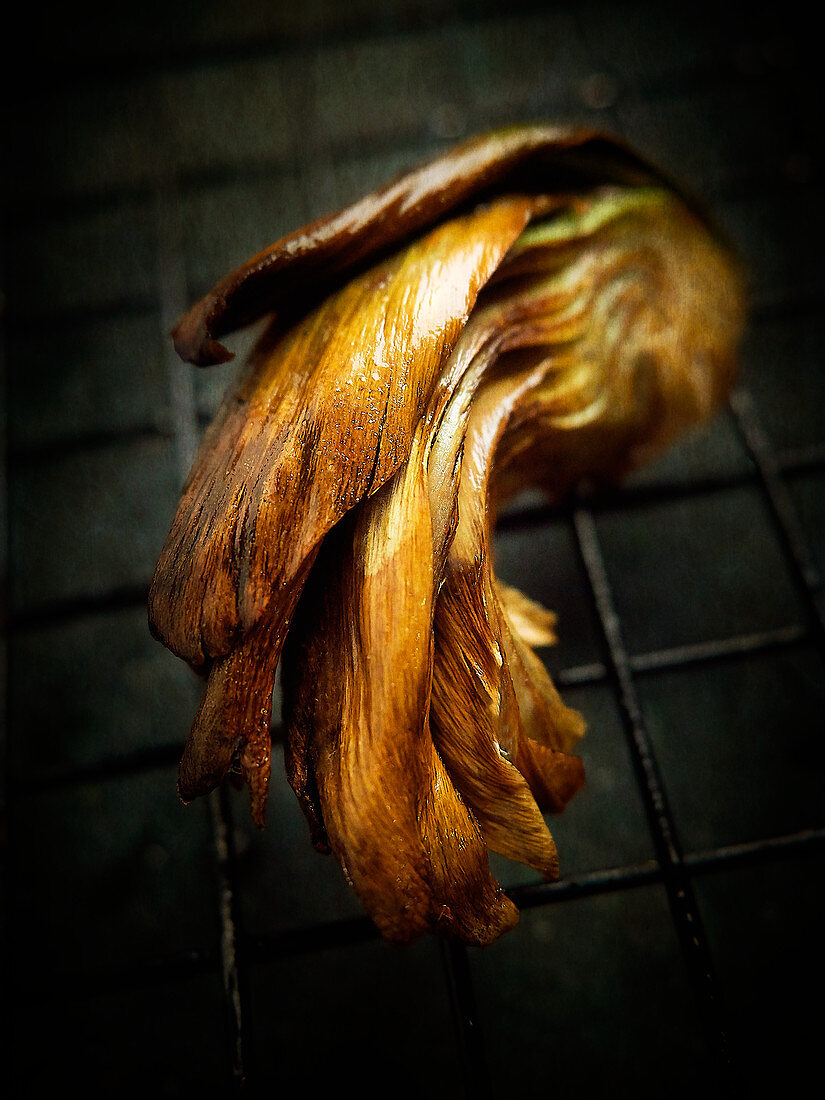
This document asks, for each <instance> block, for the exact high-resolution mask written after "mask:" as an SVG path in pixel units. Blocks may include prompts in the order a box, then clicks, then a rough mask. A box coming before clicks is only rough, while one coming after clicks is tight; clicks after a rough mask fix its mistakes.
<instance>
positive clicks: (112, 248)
mask: <svg viewBox="0 0 825 1100" xmlns="http://www.w3.org/2000/svg"><path fill="white" fill-rule="evenodd" d="M7 247H8V263H9V265H10V267H11V268H12V269H13V270H14V280H13V281H12V282H11V283H10V286H9V292H8V298H9V301H8V305H9V310H10V313H11V316H12V318H22V319H24V320H26V319H29V318H31V319H32V322H33V321H34V320H37V321H38V322H42V319H43V318H44V317H50V316H53V315H54V314H58V315H60V314H64V313H66V312H67V311H70V310H89V309H95V308H96V309H107V308H111V307H116V306H120V305H121V304H122V303H124V302H132V301H137V302H140V303H146V302H148V303H150V304H151V303H153V302H154V301H155V300H156V295H157V290H156V280H157V275H158V272H157V260H156V248H155V222H154V212H153V208H152V205H151V203H150V202H148V201H146V200H144V199H134V200H124V201H123V202H122V203H118V204H114V203H111V204H106V205H101V206H99V207H94V208H92V209H88V208H83V209H80V210H77V211H75V212H72V213H67V212H63V213H59V212H56V213H54V214H53V215H51V216H47V217H45V218H43V219H42V220H29V219H28V218H23V219H21V221H19V222H16V223H15V224H14V226H13V227H11V228H10V231H9V233H8V238H7Z"/></svg>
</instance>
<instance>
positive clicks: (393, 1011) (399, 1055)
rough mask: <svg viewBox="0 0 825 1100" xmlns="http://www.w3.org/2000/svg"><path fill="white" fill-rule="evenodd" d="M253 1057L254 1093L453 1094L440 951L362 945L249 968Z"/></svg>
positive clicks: (456, 1089) (453, 1063)
mask: <svg viewBox="0 0 825 1100" xmlns="http://www.w3.org/2000/svg"><path fill="white" fill-rule="evenodd" d="M251 984H252V989H251V996H250V1004H251V1011H252V1013H253V1017H254V1027H255V1031H254V1038H255V1057H256V1062H257V1067H258V1073H259V1078H260V1081H261V1085H262V1087H265V1088H272V1089H275V1088H278V1089H280V1088H283V1089H286V1090H287V1091H288V1092H289V1093H290V1094H291V1095H299V1094H300V1095H307V1096H325V1095H330V1094H339V1093H346V1092H347V1091H357V1092H358V1094H359V1095H360V1096H367V1097H370V1098H373V1097H374V1098H375V1100H379V1098H380V1097H385V1096H388V1095H392V1096H410V1097H412V1096H422V1095H423V1096H439V1097H441V1096H443V1097H448V1096H455V1095H460V1093H461V1076H460V1066H459V1062H458V1058H457V1052H456V1048H455V1043H454V1041H453V1033H452V1021H451V1020H450V1010H449V1001H448V998H447V995H446V989H445V987H444V982H443V977H442V974H441V964H440V961H439V952H438V946H437V944H436V943H434V942H433V941H431V940H428V941H423V942H420V943H418V944H416V945H414V946H413V947H411V948H409V949H408V950H403V951H399V950H397V949H393V948H390V947H388V946H387V945H386V944H384V943H380V942H377V941H375V942H370V943H365V944H359V945H357V946H353V947H349V948H347V949H343V950H337V951H333V950H327V951H320V952H317V953H314V954H311V955H309V956H299V957H297V958H292V959H289V958H287V959H282V960H278V961H276V962H272V963H265V964H262V965H260V966H258V967H256V968H255V970H254V972H253V974H252V977H251Z"/></svg>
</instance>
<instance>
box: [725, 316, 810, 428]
mask: <svg viewBox="0 0 825 1100" xmlns="http://www.w3.org/2000/svg"><path fill="white" fill-rule="evenodd" d="M823 357H825V328H824V327H823V320H822V316H821V313H820V312H819V311H812V312H811V313H810V314H804V315H803V316H801V317H794V318H792V319H790V318H787V317H786V318H784V319H783V318H781V317H780V318H778V319H775V320H770V319H765V320H763V321H761V322H759V323H756V324H754V325H753V326H752V327H751V329H750V331H749V332H748V333H747V335H746V338H745V346H744V351H743V364H744V368H745V369H744V371H743V375H742V382H743V384H744V385H746V386H747V387H748V389H749V390H750V392H751V393H752V394H753V398H754V400H755V402H756V404H757V407H758V409H759V416H760V419H761V420H762V424H763V426H764V428H765V430H766V431H767V433H768V435H769V436H770V439H771V442H772V443H773V445H774V446H775V447H778V448H791V447H805V446H810V445H814V444H820V443H823V442H825V394H824V393H823V386H822V373H823V372H822V362H823Z"/></svg>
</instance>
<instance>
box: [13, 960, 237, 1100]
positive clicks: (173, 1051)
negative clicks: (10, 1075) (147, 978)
mask: <svg viewBox="0 0 825 1100" xmlns="http://www.w3.org/2000/svg"><path fill="white" fill-rule="evenodd" d="M222 995H223V994H222V989H221V984H220V980H219V978H218V976H217V975H212V976H207V977H203V978H194V979H190V980H186V981H168V982H164V983H162V984H160V985H150V986H149V987H148V988H140V989H135V990H127V991H113V992H106V993H101V994H98V995H95V996H82V995H81V996H76V997H73V998H71V999H67V1000H58V1001H56V1002H50V1001H45V1002H43V1001H41V1002H40V1003H39V1004H38V1005H37V1009H36V1011H34V1012H33V1017H34V1019H33V1020H31V1021H29V1020H27V1021H26V1022H27V1023H31V1024H32V1027H31V1028H30V1029H29V1028H25V1027H24V1026H23V1023H24V1022H23V1021H22V1020H20V1019H19V1018H18V1019H17V1021H16V1025H15V1028H14V1031H15V1032H16V1033H17V1034H19V1035H20V1036H21V1037H22V1041H23V1043H24V1046H23V1047H22V1049H21V1048H17V1052H18V1066H19V1067H20V1072H19V1074H18V1078H17V1081H16V1083H15V1085H16V1087H15V1092H14V1095H15V1096H19V1097H25V1098H26V1100H36V1098H38V1097H41V1096H44V1095H47V1094H50V1093H51V1092H53V1091H57V1090H61V1089H66V1088H76V1089H77V1090H78V1091H80V1090H82V1091H83V1092H84V1093H85V1094H86V1095H92V1096H129V1097H137V1096H145V1095H146V1094H147V1093H148V1094H150V1095H152V1096H158V1097H168V1098H170V1100H172V1098H173V1097H179V1096H180V1095H181V1094H182V1093H183V1092H188V1091H190V1090H191V1091H192V1092H193V1093H195V1092H197V1093H198V1094H199V1095H201V1096H203V1095H205V1096H219V1095H225V1094H226V1092H227V1090H229V1089H230V1088H231V1085H232V1082H231V1078H230V1074H229V1073H228V1072H227V1064H228V1056H227V1051H228V1042H227V1040H226V1036H225V1028H224V1027H223V1019H222V1004H221V1000H222ZM32 1032H37V1033H39V1035H40V1036H41V1037H42V1038H41V1040H40V1042H38V1043H36V1044H33V1045H32V1046H30V1045H29V1043H30V1039H31V1034H32ZM46 1036H47V1037H48V1039H47V1040H46V1039H45V1037H46ZM45 1047H48V1050H47V1051H46V1050H45V1049H44V1048H45Z"/></svg>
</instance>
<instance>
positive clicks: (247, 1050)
mask: <svg viewBox="0 0 825 1100" xmlns="http://www.w3.org/2000/svg"><path fill="white" fill-rule="evenodd" d="M180 187H181V180H179V179H166V180H163V181H161V182H160V183H159V184H158V185H157V186H156V188H155V191H154V194H153V202H154V210H155V224H156V231H157V251H158V256H159V268H158V287H159V296H160V303H161V311H160V312H161V321H162V327H163V331H164V332H166V331H168V329H169V327H170V325H171V323H172V321H173V320H174V319H175V318H176V317H177V316H179V314H180V313H181V312H182V311H183V309H184V308H185V307H186V306H187V305H188V304H189V298H190V291H189V288H188V286H187V278H186V274H185V271H184V265H183V246H182V243H181V238H180V226H179V224H178V221H177V217H176V214H175V210H176V207H177V205H178V203H179V199H180V190H179V189H180ZM817 305H819V306H820V307H821V301H818V302H815V303H814V308H816V306H817ZM796 308H798V303H794V302H789V303H779V304H778V305H777V304H776V303H763V304H761V305H760V304H759V303H757V306H756V310H755V313H754V316H753V318H752V320H753V322H754V323H756V322H758V321H759V318H760V310H761V311H762V313H763V314H764V315H766V316H767V315H769V316H771V317H772V318H773V319H777V318H778V319H780V320H781V319H782V318H783V317H785V318H790V319H791V320H792V319H793V316H794V312H793V311H794V309H796ZM167 354H168V363H167V367H168V375H169V380H170V388H171V394H172V424H173V432H172V436H173V445H174V448H175V452H176V455H177V460H176V461H177V468H178V472H179V474H180V477H181V478H182V477H183V476H184V475H185V473H186V472H187V470H188V467H189V464H190V462H191V459H192V456H193V454H194V449H195V447H196V445H197V440H198V437H199V434H200V431H201V428H202V424H201V422H200V419H199V413H198V406H197V402H196V397H195V391H194V387H193V383H192V381H191V378H190V377H189V375H188V374H187V371H186V370H185V369H184V368H182V367H181V366H180V364H179V363H178V362H177V361H175V358H174V355H173V353H172V351H171V349H168V351H167ZM723 415H724V416H726V417H727V418H728V419H729V422H730V424H731V425H732V427H733V429H734V431H735V433H736V435H737V437H738V439H739V440H740V442H741V443H742V445H743V447H744V448H745V450H746V452H747V454H748V455H749V457H750V460H751V462H752V468H751V469H750V470H748V471H747V472H744V473H737V474H732V475H729V474H721V475H720V476H719V477H718V478H714V477H708V478H705V479H699V480H692V481H690V482H689V483H685V484H683V485H682V484H680V485H673V484H665V485H658V484H653V485H644V484H642V485H636V486H634V485H631V486H629V487H628V488H626V489H625V490H623V491H621V492H620V493H618V494H617V495H614V496H611V498H610V499H609V500H608V501H607V502H601V501H599V500H590V499H585V498H582V499H578V500H575V501H573V502H572V503H570V504H569V505H568V506H566V507H565V508H563V509H549V508H548V509H543V508H541V507H534V506H526V507H524V508H523V509H521V510H520V511H516V512H508V513H507V514H506V515H504V516H503V517H502V519H501V521H500V524H499V527H500V530H501V531H502V532H518V531H529V530H531V529H533V528H541V527H542V526H543V525H544V524H547V523H550V522H563V523H564V524H566V525H567V529H568V531H569V532H570V534H571V536H572V539H573V544H574V546H575V548H576V552H577V555H578V558H579V561H580V564H581V567H582V573H583V576H584V578H585V582H586V588H585V590H584V591H583V592H582V593H581V598H582V599H586V600H589V602H590V603H591V605H592V608H593V611H594V614H595V617H596V621H597V623H598V627H599V632H600V642H601V653H602V659H601V661H600V662H596V663H588V664H582V665H578V666H574V667H568V668H565V669H562V671H561V672H560V673H559V674H558V675H556V677H555V679H556V681H557V684H558V686H559V688H560V689H561V690H562V692H564V689H565V688H567V687H584V686H590V685H597V684H603V685H607V687H608V688H609V690H610V692H611V693H612V696H613V698H614V699H615V702H616V705H617V707H618V711H619V714H620V716H621V723H622V728H623V733H624V736H625V739H626V743H627V746H628V750H629V753H630V758H631V760H632V764H633V768H634V772H635V777H636V780H637V783H638V789H639V792H640V795H641V799H642V803H643V806H644V810H645V813H646V819H647V827H648V830H649V834H650V837H651V841H652V845H653V852H654V857H655V858H654V859H653V860H651V861H649V862H647V863H644V864H641V865H631V866H623V867H618V868H610V869H605V870H601V871H596V872H592V873H586V874H582V875H579V876H575V877H572V878H567V879H563V880H562V881H560V882H557V883H552V884H546V883H542V884H533V883H530V884H526V885H517V886H514V887H512V888H511V889H510V890H509V891H508V893H509V894H510V896H511V897H512V898H513V900H514V901H515V902H516V904H517V905H518V906H519V908H520V909H521V910H523V911H527V910H531V909H537V908H540V907H550V906H554V905H562V904H565V903H568V902H574V901H576V900H580V899H583V898H588V897H596V896H599V895H606V894H613V893H618V892H621V891H632V890H634V889H637V888H640V887H645V886H652V885H657V886H661V887H663V888H664V891H665V893H666V896H667V901H668V905H669V912H670V919H671V922H672V925H673V929H674V930H675V934H676V936H677V939H678V942H679V945H680V948H681V953H682V956H683V958H684V963H685V966H686V969H687V973H688V975H689V979H690V984H691V987H692V989H693V993H694V996H695V1001H696V1006H697V1012H698V1015H699V1018H700V1020H701V1023H702V1027H703V1029H704V1032H705V1036H706V1039H707V1041H708V1044H709V1047H710V1049H711V1050H712V1051H713V1055H714V1058H715V1066H716V1073H717V1075H718V1080H719V1081H722V1082H725V1083H726V1089H729V1090H730V1091H728V1092H727V1094H728V1095H733V1094H734V1093H735V1089H736V1087H737V1083H738V1078H739V1067H738V1066H737V1065H736V1062H735V1059H734V1058H733V1056H732V1053H731V1049H730V1043H729V1040H728V1032H729V1025H728V1021H727V1018H726V1009H725V1006H724V1004H723V1003H722V997H721V994H720V991H719V982H718V981H717V978H716V976H715V974H714V965H713V960H712V957H711V951H710V949H709V946H708V942H707V936H706V932H705V930H704V926H703V921H702V915H701V913H700V908H699V905H698V904H697V900H696V897H695V893H694V887H693V884H694V882H695V881H696V880H697V879H698V878H700V877H701V876H705V875H711V874H714V873H717V872H720V871H723V870H730V869H733V868H740V867H761V866H764V865H766V864H768V863H769V862H771V861H773V862H775V861H782V860H790V859H791V858H792V857H795V856H797V855H801V854H804V853H810V852H814V851H818V852H822V851H825V829H819V828H813V829H808V830H804V831H801V832H797V833H793V834H790V835H772V836H769V837H766V838H763V839H760V840H757V841H753V842H748V843H741V844H734V845H724V846H718V847H713V848H711V849H709V850H701V851H695V850H688V851H685V849H684V847H683V844H682V842H681V840H680V837H679V832H678V828H677V823H676V821H675V819H674V813H673V810H672V808H671V805H670V802H669V798H668V792H667V789H666V786H665V782H664V781H663V777H662V771H661V768H660V764H659V762H658V760H657V755H656V752H655V750H654V745H653V742H652V739H651V736H650V732H649V729H648V725H647V722H646V719H645V714H644V712H643V708H642V705H641V703H640V699H639V690H638V685H639V682H640V680H642V679H643V678H644V677H645V676H648V675H650V674H652V673H656V672H662V671H665V670H668V671H675V672H678V671H681V670H687V669H689V668H692V667H695V666H701V665H706V664H712V663H715V662H724V661H726V660H729V659H731V658H736V657H743V656H752V655H760V654H764V655H769V656H770V655H778V654H782V653H785V652H792V651H794V650H795V649H798V648H799V647H800V646H803V645H813V646H816V647H817V648H818V649H819V651H820V654H825V590H824V589H823V580H822V577H821V575H820V573H819V570H818V568H817V566H816V564H815V561H814V557H813V555H812V552H811V547H810V544H809V541H808V539H807V538H806V535H805V533H804V532H803V529H802V526H801V524H800V521H799V518H798V515H797V511H796V507H795V505H794V502H793V500H792V497H791V494H790V493H789V490H788V477H789V475H793V474H797V473H799V472H806V473H813V472H818V473H822V472H823V471H825V448H823V447H819V448H816V447H813V448H806V449H801V448H800V449H798V450H795V451H778V450H777V449H776V448H775V447H774V445H773V444H772V442H771V440H770V437H769V435H768V433H767V432H766V431H765V429H764V427H763V425H762V423H761V422H760V416H759V412H758V408H757V404H756V402H755V401H754V399H753V397H752V396H751V394H750V392H749V391H748V390H747V389H746V388H744V387H742V386H740V387H739V388H737V389H736V390H735V392H734V393H733V395H732V397H731V400H730V403H729V407H728V408H727V410H726V411H725V413H724V414H723ZM153 431H156V429H153V428H151V427H147V429H146V430H145V431H140V432H138V433H137V434H138V435H140V436H141V437H144V436H146V435H147V434H151V433H152V432H153ZM161 434H162V433H161ZM113 438H118V439H122V438H123V434H122V433H119V434H116V435H115V436H114V437H113ZM108 441H109V440H108V438H105V439H104V438H100V439H95V438H92V437H87V438H86V439H84V440H82V441H80V445H81V446H86V447H94V446H97V445H105V444H106V443H107V442H108ZM43 454H44V449H43V448H34V447H31V448H27V447H26V446H25V445H20V446H17V447H16V448H12V449H11V451H10V453H9V469H10V472H9V477H10V479H13V478H14V476H15V472H16V470H17V469H18V468H19V467H20V466H22V465H23V464H25V463H27V462H31V461H38V460H40V459H42V457H43ZM741 487H749V488H752V489H753V488H755V489H756V490H757V491H758V493H759V495H760V498H761V500H762V502H763V504H764V506H765V508H766V510H767V514H768V515H769V517H770V523H771V525H772V528H773V530H774V532H775V534H776V537H777V539H778V543H779V545H780V546H781V548H782V553H783V556H784V559H785V562H786V567H787V570H788V573H789V575H790V577H791V578H792V582H793V584H794V587H795V589H796V592H797V594H798V597H799V601H800V606H801V607H802V609H803V613H804V617H805V619H804V622H803V623H802V624H801V625H799V626H789V627H780V628H776V629H770V630H763V631H760V632H758V633H742V634H734V635H732V636H728V637H724V638H722V639H719V640H711V641H702V642H699V643H693V644H688V645H683V646H678V647H673V648H665V649H654V650H651V651H648V652H643V653H635V652H634V653H631V652H630V651H629V648H628V645H627V643H626V641H625V637H624V630H623V622H622V619H621V617H620V615H619V613H618V611H617V602H616V598H615V592H614V588H613V586H612V584H611V581H610V579H609V568H608V565H609V562H608V561H607V559H606V552H605V550H604V548H603V545H602V541H601V539H600V535H599V530H598V525H597V517H598V515H599V514H600V510H601V509H603V508H606V509H610V510H612V511H614V512H615V511H621V510H622V509H628V508H633V507H637V506H639V505H640V504H651V503H654V504H655V503H666V502H671V501H674V500H677V499H684V500H693V499H697V498H699V497H701V496H702V495H704V494H709V493H713V492H716V491H719V490H726V489H731V488H741ZM145 598H146V588H145V587H144V586H142V585H138V586H136V587H135V586H132V587H129V586H126V587H123V588H119V589H115V590H112V591H109V592H107V593H104V594H101V595H99V596H90V597H88V598H87V597H82V598H77V599H67V600H62V601H52V602H51V603H49V604H47V605H43V606H41V607H39V608H36V609H23V610H19V611H18V610H16V609H15V608H14V607H12V609H11V611H10V613H9V616H8V623H7V627H8V635H9V646H10V648H12V649H13V647H14V644H15V638H16V637H17V636H18V635H19V633H20V632H24V631H26V630H29V629H31V628H33V627H37V626H38V625H40V624H43V623H55V622H61V621H70V620H72V619H74V618H76V617H78V616H80V615H90V616H94V615H99V614H102V613H104V612H107V611H113V610H117V609H122V608H134V607H137V606H141V605H143V603H144V602H145ZM562 645H563V639H562ZM720 736H721V734H720ZM177 751H178V750H177V749H176V748H169V747H157V748H147V749H141V750H137V751H134V752H131V753H126V754H113V755H112V756H111V757H108V758H106V759H103V760H101V761H99V762H97V763H95V764H93V765H88V766H84V767H74V768H73V769H72V771H71V772H68V773H63V774H60V775H58V776H55V777H51V778H50V777H46V778H42V777H33V778H30V777H27V776H23V775H19V776H18V775H15V776H13V779H12V782H10V784H9V801H10V804H11V807H12V810H13V811H14V810H15V809H16V812H17V814H18V816H20V817H22V816H23V814H24V812H25V810H24V809H23V808H21V807H25V799H26V795H27V794H28V793H30V792H31V791H32V790H34V789H37V790H44V789H49V788H50V787H51V788H54V789H60V788H63V787H66V786H71V785H75V784H81V783H85V784H93V785H94V784H99V783H103V782H105V781H106V780H108V779H111V778H114V777H123V776H130V775H137V774H140V773H142V772H145V771H151V770H152V769H155V768H158V767H160V766H168V765H171V764H174V763H176V762H177ZM233 813H234V806H233V802H232V797H231V795H230V793H229V792H228V791H227V790H226V789H222V790H221V791H219V792H214V793H213V795H211V796H210V800H209V816H210V822H211V835H212V845H213V849H214V851H213V854H214V866H215V868H216V876H217V881H216V886H217V890H216V899H217V913H216V917H217V919H218V921H219V924H220V929H221V936H220V949H219V957H217V958H216V957H215V956H213V955H211V954H210V953H209V952H184V953H179V954H171V955H169V956H166V957H163V958H161V959H158V960H157V961H156V962H154V963H151V962H148V963H147V962H144V963H142V964H141V965H140V966H137V965H134V966H132V965H129V966H126V965H124V966H120V967H118V966H110V967H107V968H106V969H103V970H97V971H94V972H92V973H88V974H86V975H85V977H79V978H77V979H76V981H75V988H74V990H73V994H74V995H75V996H88V995H92V994H96V993H100V992H102V991H107V990H122V989H134V988H138V987H141V986H143V987H146V988H148V989H153V988H157V987H158V986H159V985H161V984H162V983H164V982H168V981H170V980H172V979H173V978H176V977H182V978H185V977H190V976H193V975H199V974H209V973H212V972H213V971H214V969H215V968H216V966H217V967H219V969H220V973H221V975H222V981H223V990H224V1016H225V1034H226V1049H227V1060H228V1062H229V1063H231V1078H232V1081H233V1084H234V1087H235V1090H236V1091H238V1092H239V1093H245V1092H247V1091H248V1090H250V1089H254V1087H255V1080H256V1067H255V1064H254V1050H253V1048H254V1042H253V1041H252V1038H251V1025H250V1008H249V995H248V988H247V986H248V978H249V975H250V973H251V972H252V971H253V970H254V968H256V967H260V966H261V965H263V964H265V963H267V962H269V961H271V960H276V959H280V958H284V957H300V956H302V955H306V954H310V953H313V952H321V951H324V950H326V949H330V948H339V949H345V948H348V947H351V946H353V945H356V944H359V943H363V942H366V941H369V940H372V939H375V938H376V935H377V934H376V932H375V929H374V927H373V926H372V924H371V922H370V921H369V920H368V919H367V918H366V917H355V918H346V919H335V920H331V921H329V922H326V923H321V924H316V925H312V926H309V927H300V928H295V929H291V930H287V931H284V932H279V933H276V934H272V935H269V936H267V937H266V938H253V937H250V936H248V935H245V933H244V929H243V926H242V920H241V916H240V905H239V889H240V887H239V873H238V860H239V855H238V852H237V851H236V847H235V837H236V834H237V829H236V823H235V821H234V820H233ZM518 934H519V933H518V929H517V930H516V931H515V932H514V933H512V935H518ZM439 950H440V957H441V964H442V970H443V981H444V983H445V987H446V990H447V992H448V996H449V1003H450V1006H451V1013H452V1018H453V1022H454V1026H455V1034H456V1042H457V1045H458V1050H459V1053H460V1059H461V1066H462V1072H463V1084H464V1089H465V1092H466V1095H467V1096H468V1097H485V1096H488V1095H492V1086H491V1084H490V1074H489V1070H488V1047H487V1041H488V1036H487V1035H486V1034H485V1031H484V1027H483V1021H482V1019H481V1017H480V1014H479V1008H478V1004H477V1002H476V992H475V989H474V982H473V972H472V967H471V964H470V961H469V953H468V952H467V950H466V949H464V948H463V947H461V946H459V945H455V944H448V943H441V944H440V946H439ZM53 992H54V991H53V990H49V989H48V988H45V989H41V990H39V993H40V994H41V995H42V996H44V997H46V998H48V997H49V996H50V995H51V994H52V993H53ZM13 996H16V997H22V996H23V991H22V989H21V988H19V987H18V988H17V989H16V990H14V991H13ZM493 1041H494V1039H493ZM548 1045H549V1047H550V1049H552V1037H550V1038H549V1040H548Z"/></svg>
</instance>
